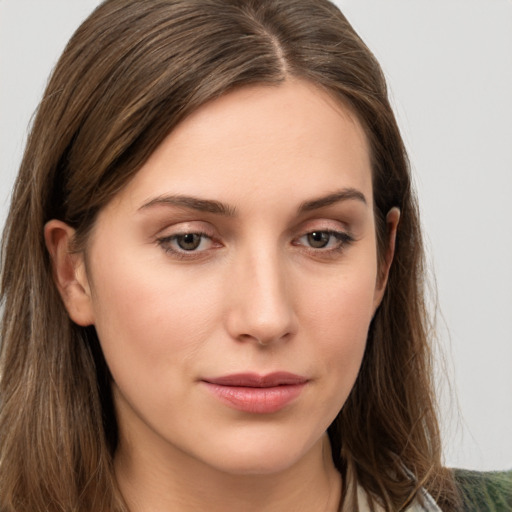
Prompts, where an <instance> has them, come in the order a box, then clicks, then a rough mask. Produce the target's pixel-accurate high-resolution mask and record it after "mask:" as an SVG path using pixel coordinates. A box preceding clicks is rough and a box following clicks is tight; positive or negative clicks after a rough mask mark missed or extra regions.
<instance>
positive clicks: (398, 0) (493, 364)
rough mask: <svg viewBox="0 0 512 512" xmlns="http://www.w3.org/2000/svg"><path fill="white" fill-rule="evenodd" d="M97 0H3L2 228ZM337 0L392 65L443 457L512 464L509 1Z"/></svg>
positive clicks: (484, 465)
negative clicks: (37, 128) (411, 176)
mask: <svg viewBox="0 0 512 512" xmlns="http://www.w3.org/2000/svg"><path fill="white" fill-rule="evenodd" d="M98 3H99V2H98V1H97V0H72V1H71V0H0V225H3V223H4V221H5V216H6V213H7V207H8V202H9V194H10V189H11V187H12V183H13V180H14V177H15V174H16V170H17V167H18V165H19V161H20V159H21V153H22V150H23V146H24V142H25V139H26V133H27V126H28V124H29V122H30V119H31V115H32V113H33V111H34V109H35V107H36V105H37V103H38V100H39V98H40V96H41V93H42V90H43V87H44V84H45V82H46V79H47V76H48V74H49V71H50V70H51V68H52V67H53V65H54V64H55V62H56V60H57V58H58V56H59V54H60V52H61V51H62V49H63V47H64V45H65V43H66V42H67V40H68V39H69V37H70V36H71V34H72V32H73V31H74V29H75V28H76V27H77V26H78V24H79V23H80V21H81V20H82V19H84V17H85V16H86V15H87V14H88V13H89V12H90V11H91V10H92V9H93V7H94V6H95V5H97V4H98ZM337 3H338V5H339V6H340V7H341V8H342V10H343V11H344V13H345V14H346V16H347V17H348V18H349V20H350V21H351V22H352V24H353V25H354V27H355V28H356V30H357V31H358V32H359V33H360V34H361V36H362V37H363V39H364V40H365V41H366V42H367V44H368V45H369V46H370V48H371V49H372V50H373V51H374V53H375V54H376V56H377V58H378V59H379V60H380V62H381V64H382V66H383V68H384V70H385V72H386V75H387V77H388V80H389V85H390V91H391V96H392V99H393V102H394V105H395V109H396V112H397V116H398V119H399V123H400V125H401V128H402V131H403V134H404V138H405V140H406V144H407V147H408V149H409V152H410V156H411V161H412V165H413V170H414V173H415V181H416V184H417V188H418V190H419V195H420V202H421V206H422V214H423V223H424V227H425V232H426V237H427V247H428V253H429V262H430V267H431V269H432V270H433V272H435V275H436V278H437V288H438V300H439V306H440V312H441V313H440V314H439V318H438V320H439V345H440V352H442V353H444V356H441V355H438V361H439V364H438V374H439V379H438V380H439V387H440V395H441V397H442V404H441V414H442V418H443V432H444V441H445V447H446V463H447V464H448V465H451V466H459V467H473V468H479V469H500V468H507V467H508V468H511V467H512V228H511V226H512V201H511V195H512V2H511V1H510V0H459V1H457V0H338V2H337ZM19 229H23V226H19ZM446 377H448V379H447V378H446ZM448 381H449V382H451V387H450V386H448V385H447V382H448Z"/></svg>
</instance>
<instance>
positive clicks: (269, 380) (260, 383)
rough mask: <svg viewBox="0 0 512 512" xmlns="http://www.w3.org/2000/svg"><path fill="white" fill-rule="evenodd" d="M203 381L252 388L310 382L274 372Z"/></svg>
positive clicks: (292, 375)
mask: <svg viewBox="0 0 512 512" xmlns="http://www.w3.org/2000/svg"><path fill="white" fill-rule="evenodd" d="M203 380H204V381H205V382H208V383H210V384H217V385H219V386H240V387H250V388H272V387H275V386H287V385H288V386H290V385H293V384H305V383H306V382H307V381H308V379H307V378H306V377H302V376H301V375H295V374H294V373H289V372H274V373H269V374H267V375H259V374H257V373H234V374H231V375H224V376H222V377H214V378H208V379H203Z"/></svg>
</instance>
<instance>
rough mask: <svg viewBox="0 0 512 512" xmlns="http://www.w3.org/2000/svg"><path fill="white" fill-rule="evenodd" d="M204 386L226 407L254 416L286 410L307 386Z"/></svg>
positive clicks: (206, 383) (208, 384)
mask: <svg viewBox="0 0 512 512" xmlns="http://www.w3.org/2000/svg"><path fill="white" fill-rule="evenodd" d="M204 384H205V385H206V387H207V388H208V390H209V391H210V392H211V393H213V394H214V395H215V396H216V397H217V398H219V399H220V400H221V401H222V402H224V403H225V404H226V405H228V406H230V407H232V408H234V409H238V410H239V411H244V412H250V413H254V414H268V413H272V412H278V411H280V410H281V409H284V408H285V407H286V406H287V405H288V404H290V403H291V402H293V401H294V400H295V399H296V398H297V397H298V396H299V395H300V394H301V392H302V390H303V389H304V387H305V386H306V383H305V382H304V383H300V384H288V385H284V386H273V387H269V388H250V387H242V386H222V385H219V384H212V383H210V382H204Z"/></svg>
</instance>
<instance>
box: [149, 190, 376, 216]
mask: <svg viewBox="0 0 512 512" xmlns="http://www.w3.org/2000/svg"><path fill="white" fill-rule="evenodd" d="M349 200H357V201H360V202H362V203H364V204H367V201H366V197H365V196H364V194H363V193H362V192H360V191H359V190H357V189H355V188H344V189H342V190H339V191H337V192H334V193H332V194H329V195H327V196H323V197H319V198H316V199H312V200H310V201H305V202H303V203H301V205H300V206H299V208H298V213H299V214H300V213H305V212H310V211H313V210H319V209H320V208H326V207H327V206H331V205H333V204H336V203H339V202H341V201H349ZM161 205H168V206H178V207H181V208H187V209H190V210H197V211H200V212H207V213H213V214H216V215H223V216H226V217H234V216H235V215H236V213H237V211H236V208H235V207H234V206H230V205H227V204H224V203H221V202H220V201H215V200H212V199H200V198H198V197H193V196H184V195H163V196H158V197H155V198H154V199H151V200H150V201H148V202H147V203H144V204H143V205H142V206H141V207H140V208H139V210H146V209H148V208H152V207H155V206H161Z"/></svg>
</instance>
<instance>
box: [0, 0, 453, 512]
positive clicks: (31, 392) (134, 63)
mask: <svg viewBox="0 0 512 512" xmlns="http://www.w3.org/2000/svg"><path fill="white" fill-rule="evenodd" d="M288 77H295V78H299V79H303V80H306V81H309V82H312V83H314V84H316V85H317V86H319V87H322V88H324V89H325V90H327V91H328V92H329V93H330V94H332V95H334V96H335V97H337V98H339V100H340V101H342V102H343V103H344V104H345V105H347V106H348V107H349V108H350V109H351V110H352V111H353V112H354V113H355V114H356V115H357V117H358V118H359V120H360V122H361V123H362V125H363V126H364V128H365V131H366V134H367V137H368V140H369V143H370V148H371V157H372V165H373V169H372V170H373V188H374V201H375V205H374V206H375V215H376V226H377V239H378V247H379V254H380V255H382V254H384V252H385V251H384V250H385V244H386V224H385V216H386V214H387V212H388V211H389V209H390V208H392V207H393V206H398V207H399V208H400V210H401V221H400V225H399V229H398V235H397V242H396V252H395V260H394V263H393V265H392V267H391V271H390V275H389V282H388V286H387V291H386V293H385V296H384V299H383V302H382V305H381V307H380V308H379V309H378V311H377V313H376V315H375V317H374V319H373V322H372V325H371V327H370V332H369V335H368V344H367V349H366V353H365V356H364V360H363V364H362V367H361V371H360V373H359V376H358V378H357V381H356V384H355V386H354V388H353V390H352V392H351V394H350V397H349V399H348V400H347V402H346V404H345V405H344V407H343V409H342V410H341V412H340V413H339V415H338V417H337V418H336V420H335V421H334V423H333V424H332V425H331V426H330V428H329V436H330V439H331V445H332V455H333V459H334V462H335V464H336V466H337V467H338V469H339V471H340V472H341V474H342V476H343V481H344V487H345V493H344V494H345V496H346V498H345V503H348V502H349V501H350V499H351V496H352V497H354V495H355V490H354V489H355V486H354V485H352V484H353V483H354V482H358V483H359V484H361V485H362V486H363V487H364V488H365V490H366V491H367V492H368V493H369V496H370V499H371V500H376V501H377V502H379V503H381V504H382V505H383V506H384V507H385V509H386V510H387V511H388V512H389V511H396V510H402V509H403V508H404V507H405V506H406V505H407V504H408V503H410V502H411V501H412V500H413V499H414V498H415V497H417V496H419V495H420V490H419V489H420V487H422V486H423V487H425V488H426V489H428V490H429V491H430V492H431V493H432V494H433V495H434V497H435V498H436V499H437V500H438V501H439V503H440V505H441V506H442V507H445V508H444V510H446V511H449V510H452V509H453V507H454V503H455V491H454V487H453V482H452V479H451V476H450V474H449V473H448V472H447V471H445V470H443V468H442V465H441V452H440V436H439V428H438V423H437V419H436V411H435V402H434V397H433V386H432V371H431V370H432V369H431V353H430V349H429V343H428V339H427V338H428V323H427V321H426V318H427V316H426V312H425V306H424V301H423V276H424V269H423V259H422V258H423V250H422V241H421V232H420V225H419V220H418V209H417V205H416V202H415V197H414V194H413V191H412V189H411V183H410V175H409V167H408V162H407V156H406V152H405V149H404V145H403V143H402V139H401V137H400V134H399V131H398V128H397V125H396V122H395V119H394V116H393V113H392V110H391V107H390V105H389V102H388V98H387V91H386V84H385V80H384V77H383V74H382V71H381V69H380V67H379V65H378V63H377V62H376V60H375V58H374V57H373V55H372V54H371V52H370V51H369V50H368V48H367V47H366V46H365V45H364V43H363V42H362V41H361V39H360V38H359V37H358V36H357V34H356V33H355V32H354V30H353V29H352V27H351V26H350V24H349V23H348V22H347V20H346V19H345V17H344V16H343V15H342V14H341V13H340V12H339V10H338V9H337V8H336V7H335V6H334V5H333V4H331V3H330V2H328V1H327V0H145V1H143V2H141V1H140V0H107V1H105V2H104V3H103V4H101V5H100V6H99V7H98V8H97V9H96V10H95V11H94V12H93V13H92V14H91V16H90V17H89V18H88V19H87V20H86V21H85V22H84V23H83V24H82V25H81V26H80V27H79V29H78V30H77V32H76V33H75V34H74V36H73V37H72V39H71V41H70V42H69V44H68V46H67V48H66V49H65V51H64V53H63V55H62V57H61V59H60V61H59V62H58V64H57V66H56V68H55V70H54V72H53V75H52V77H51V79H50V81H49V84H48V87H47V89H46V92H45V93H44V97H43V99H42V101H41V104H40V106H39V109H38V112H37V116H36V117H35V120H34V123H33V127H32V131H31V135H30V137H29V140H28V144H27V147H26V151H25V155H24V158H23V162H22V164H21V168H20V172H19V175H18V179H17V181H16V185H15V188H14V193H13V198H12V205H11V209H10V213H9V217H8V221H7V224H6V228H5V231H4V237H3V243H2V282H1V298H2V304H3V307H4V316H3V319H2V324H1V325H2V326H1V340H2V347H1V382H0V396H1V412H0V468H1V473H0V510H1V511H2V512H7V511H16V512H19V511H27V510H31V511H36V510H45V511H48V512H53V511H71V510H73V511H90V510H95V511H112V512H114V511H122V510H125V507H124V505H123V502H122V499H121V497H120V496H119V495H118V492H117V490H116V489H117V488H116V483H115V477H114V473H113V464H112V461H113V457H114V453H115V450H116V445H117V424H116V418H115V414H114V408H113V404H112V397H111V394H110V376H109V372H108V368H107V367H106V364H105V361H104V359H103V356H102V354H101V350H100V348H99V343H98V339H97V336H96V332H95V330H94V327H88V328H83V327H80V326H78V325H76V324H74V323H73V322H71V320H70V319H69V317H68V315H67V313H66V310H65V308H64V306H63V304H62V301H61V299H60V297H59V294H58V292H57V289H56V287H55V285H54V282H53V278H52V271H51V264H50V260H49V256H48V253H47V251H46V249H45V246H44V241H43V226H44V224H45V222H47V221H48V220H50V219H52V218H57V219H61V220H62V221H64V222H66V223H67V224H69V225H70V226H72V227H73V228H75V229H76V233H77V235H76V240H75V243H76V249H77V250H80V248H81V247H83V244H84V243H85V241H86V240H87V234H88V232H89V231H90V229H91V227H92V226H93V224H94V221H95V218H96V216H97V214H98V212H99V211H100V210H101V208H103V207H104V206H105V205H106V204H107V203H108V202H109V200H110V199H111V198H112V197H113V196H114V195H115V194H116V193H117V192H118V191H119V190H120V189H121V188H122V187H123V186H124V185H126V183H127V182H128V180H130V178H131V177H133V175H134V174H135V173H136V172H137V171H138V169H139V168H140V167H141V166H142V165H143V163H144V162H145V161H146V159H147V158H148V157H149V155H151V153H152V152H153V151H154V150H155V148H156V147H157V146H158V145H159V143H160V142H161V141H162V140H163V139H164V137H165V136H166V135H167V134H168V133H169V132H170V131H171V130H172V129H173V128H174V127H175V126H176V125H177V124H178V123H179V122H180V121H181V120H183V119H184V118H185V117H186V116H187V115H189V114H190V113H191V112H193V111H194V110H195V109H197V108H198V107H199V106H200V105H202V104H204V103H205V102H207V101H210V100H212V99H214V98H216V97H219V96H220V95H222V94H225V93H226V92H228V91H229V90H232V89H233V88H236V87H242V86H244V85H247V84H274V85H278V84H279V83H281V82H283V81H284V80H286V79H287V78H288Z"/></svg>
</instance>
